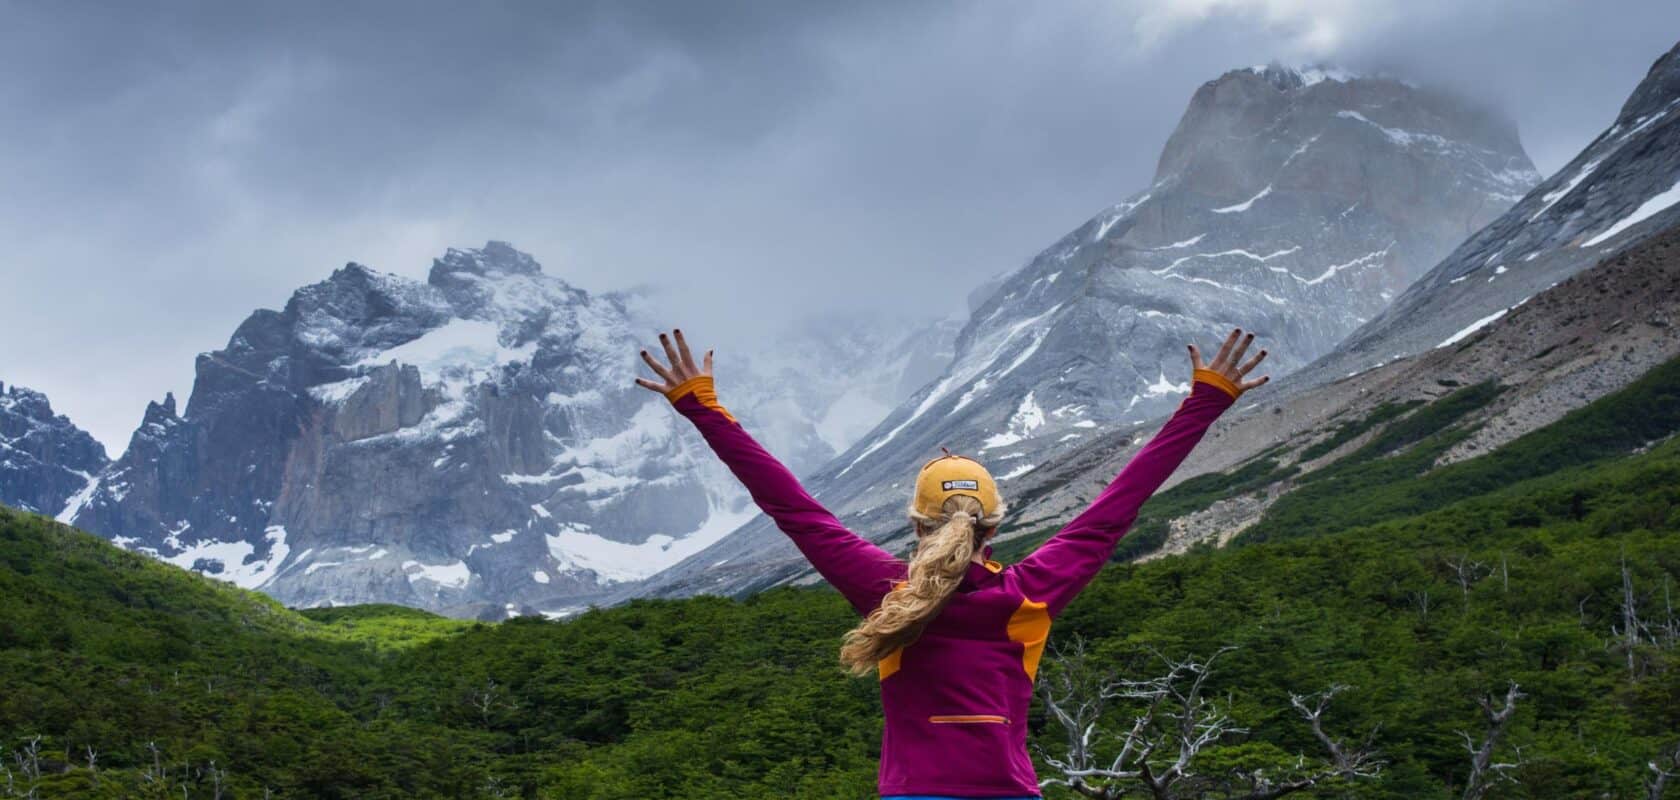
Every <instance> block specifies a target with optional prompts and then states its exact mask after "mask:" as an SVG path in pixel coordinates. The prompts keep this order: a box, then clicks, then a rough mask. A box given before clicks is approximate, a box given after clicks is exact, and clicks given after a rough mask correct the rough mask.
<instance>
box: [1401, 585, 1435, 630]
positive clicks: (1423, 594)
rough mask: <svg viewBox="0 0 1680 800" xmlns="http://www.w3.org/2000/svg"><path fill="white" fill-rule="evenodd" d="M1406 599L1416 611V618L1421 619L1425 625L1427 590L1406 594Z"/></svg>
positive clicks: (1427, 609)
mask: <svg viewBox="0 0 1680 800" xmlns="http://www.w3.org/2000/svg"><path fill="white" fill-rule="evenodd" d="M1406 596H1407V598H1408V599H1410V600H1411V601H1412V607H1413V608H1416V609H1417V610H1418V616H1420V617H1423V621H1424V623H1425V624H1428V622H1429V606H1430V603H1429V590H1428V589H1424V590H1422V591H1416V592H1408V593H1407V595H1406Z"/></svg>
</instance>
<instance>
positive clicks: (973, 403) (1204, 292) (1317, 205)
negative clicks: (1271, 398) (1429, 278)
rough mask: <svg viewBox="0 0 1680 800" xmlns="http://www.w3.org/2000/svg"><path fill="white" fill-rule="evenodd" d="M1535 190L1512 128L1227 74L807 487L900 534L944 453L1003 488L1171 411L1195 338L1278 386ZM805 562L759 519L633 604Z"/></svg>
mask: <svg viewBox="0 0 1680 800" xmlns="http://www.w3.org/2000/svg"><path fill="white" fill-rule="evenodd" d="M1539 178H1540V176H1539V175H1538V174H1536V173H1535V171H1534V169H1533V167H1532V165H1531V164H1530V162H1529V160H1528V157H1527V156H1526V155H1525V154H1524V152H1523V150H1522V147H1521V145H1520V144H1519V142H1518V140H1517V135H1516V131H1515V129H1514V128H1513V126H1512V125H1511V124H1510V123H1508V122H1506V121H1505V120H1504V119H1502V118H1501V117H1499V116H1497V115H1495V114H1491V113H1489V112H1487V111H1485V110H1483V109H1480V108H1477V107H1475V106H1472V105H1469V104H1467V103H1464V102H1462V101H1459V100H1457V99H1455V98H1453V97H1450V96H1447V95H1443V94H1439V93H1436V92H1432V91H1429V90H1426V89H1421V88H1417V87H1414V86H1411V85H1409V84H1406V83H1403V82H1400V81H1395V80H1388V79H1382V78H1363V77H1357V76H1351V75H1347V74H1344V73H1339V72H1335V71H1327V70H1293V69H1285V68H1281V67H1276V66H1273V67H1257V68H1253V69H1246V70H1237V71H1234V72H1230V73H1227V74H1226V75H1224V76H1222V77H1220V78H1219V79H1218V80H1215V81H1211V82H1209V83H1207V84H1205V85H1203V86H1202V87H1201V89H1199V90H1198V91H1197V92H1196V94H1195V96H1194V97H1193V98H1192V99H1191V102H1190V107H1189V109H1188V110H1187V111H1186V112H1185V115H1184V117H1183V119H1182V120H1181V121H1180V123H1179V126H1178V128H1177V129H1176V130H1175V131H1174V133H1173V134H1172V136H1171V138H1170V139H1169V140H1168V142H1167V144H1166V146H1165V148H1164V149H1163V151H1162V154H1161V158H1160V163H1159V166H1158V169H1157V173H1156V176H1155V180H1154V183H1153V184H1152V185H1151V186H1150V187H1149V188H1147V189H1146V190H1144V191H1142V192H1139V193H1138V194H1136V195H1133V196H1132V197H1131V198H1130V199H1128V200H1126V201H1125V202H1122V203H1120V204H1118V205H1116V206H1114V207H1112V208H1110V209H1108V210H1106V211H1104V212H1103V213H1101V214H1099V215H1097V216H1096V217H1094V218H1092V219H1091V220H1089V221H1087V222H1086V223H1085V224H1084V225H1081V226H1080V227H1078V228H1076V229H1075V230H1073V231H1072V232H1071V233H1069V234H1068V235H1067V236H1065V237H1064V238H1063V239H1062V240H1061V241H1059V242H1057V243H1055V244H1054V245H1052V246H1051V247H1050V248H1049V249H1047V250H1045V251H1044V252H1043V253H1042V254H1040V255H1039V256H1038V257H1037V258H1035V259H1033V260H1032V261H1031V262H1030V263H1028V264H1027V265H1026V266H1024V267H1023V268H1021V269H1020V270H1019V271H1017V272H1015V273H1014V274H1012V275H1010V276H1008V277H1007V278H1005V279H1003V280H1002V281H1001V282H999V284H998V285H997V287H996V288H995V289H993V290H992V291H991V293H990V295H989V296H987V297H985V298H984V299H981V300H980V301H979V302H978V303H977V304H976V308H975V310H974V312H973V314H972V316H971V318H970V319H969V321H968V322H967V324H966V325H965V327H964V328H963V330H962V333H961V334H960V335H959V337H958V340H957V346H956V356H955V358H954V360H953V361H952V363H951V365H950V367H949V368H948V369H947V370H946V372H945V374H944V375H943V376H942V377H941V378H940V379H939V380H938V381H935V382H934V383H932V384H931V385H929V386H928V387H926V388H924V389H923V390H922V391H920V392H918V393H917V394H916V395H915V396H914V397H912V398H910V399H909V400H908V401H907V402H906V403H905V404H903V405H902V406H900V407H899V408H897V409H895V410H894V411H893V412H892V413H891V414H890V415H888V416H887V417H886V419H885V421H884V422H883V423H882V424H881V425H880V426H879V427H878V428H876V429H875V430H874V431H872V432H871V433H870V434H869V435H868V436H865V437H864V438H863V439H861V440H860V441H859V443H858V444H857V445H855V446H854V447H853V448H852V449H851V450H849V451H847V452H846V453H844V454H842V455H841V456H840V457H839V458H838V459H836V460H835V461H834V462H833V463H832V464H831V465H830V466H828V467H825V468H824V469H823V470H821V471H819V472H818V473H816V474H815V475H814V476H813V478H812V483H813V485H815V486H817V487H819V489H820V497H821V499H823V500H824V501H825V502H826V503H828V504H829V505H830V506H831V507H834V508H836V509H837V510H838V511H840V512H842V513H843V514H844V515H845V516H846V517H847V519H848V521H849V522H851V523H853V524H854V525H856V526H857V527H859V528H860V529H861V530H865V531H868V532H870V533H871V534H873V535H876V536H891V535H892V534H894V533H902V531H903V530H904V526H903V524H902V508H901V507H902V505H903V500H904V497H903V495H904V492H905V483H904V481H906V480H907V479H908V477H909V471H910V470H911V469H912V468H913V467H914V466H915V465H916V464H919V463H921V461H922V460H923V459H924V457H925V456H926V455H927V454H929V453H931V452H936V451H937V448H938V447H939V446H948V447H950V448H952V449H953V450H956V451H960V452H965V453H970V454H975V455H977V456H979V457H980V458H982V459H983V460H985V461H987V462H988V463H989V464H990V465H991V466H992V468H993V471H994V473H995V474H997V475H998V477H999V478H1000V480H1001V481H1002V482H1003V488H1004V491H1005V493H1006V494H1008V493H1010V492H1011V491H1012V487H1014V486H1022V485H1026V484H1027V483H1030V482H1031V479H1030V477H1029V476H1031V474H1032V473H1033V471H1034V470H1035V469H1037V468H1039V466H1040V465H1043V464H1045V463H1047V462H1055V461H1057V460H1059V459H1060V458H1061V457H1062V456H1063V454H1065V453H1067V452H1070V451H1071V450H1073V449H1075V448H1077V447H1078V446H1079V445H1080V444H1081V443H1082V442H1084V441H1087V440H1088V439H1089V438H1091V436H1092V435H1093V434H1094V433H1095V432H1096V431H1098V430H1102V429H1106V428H1108V427H1110V426H1115V425H1121V426H1125V425H1129V424H1135V423H1140V422H1142V421H1144V420H1148V419H1151V418H1154V417H1157V416H1159V415H1161V414H1162V413H1164V412H1167V411H1169V410H1170V409H1171V408H1172V407H1173V405H1174V404H1176V403H1177V402H1178V399H1179V397H1180V396H1182V394H1183V393H1184V392H1185V391H1187V390H1188V384H1187V383H1186V380H1187V377H1188V376H1187V373H1188V367H1187V365H1186V357H1185V352H1184V343H1185V342H1188V341H1202V342H1212V341H1216V340H1217V337H1218V335H1219V334H1220V333H1221V332H1222V331H1224V330H1226V329H1228V328H1229V327H1230V326H1233V325H1240V326H1242V327H1244V328H1247V329H1250V330H1253V331H1255V332H1257V333H1258V334H1259V335H1260V336H1262V337H1264V339H1265V341H1266V342H1268V344H1269V345H1270V347H1271V350H1272V353H1273V356H1272V358H1271V360H1270V367H1269V369H1270V371H1271V373H1272V374H1273V375H1281V374H1285V373H1287V372H1289V371H1290V370H1291V369H1294V368H1297V367H1300V366H1301V365H1303V364H1306V363H1308V362H1309V361H1311V360H1313V359H1314V358H1317V357H1319V356H1320V355H1323V354H1324V353H1326V352H1328V351H1329V350H1330V349H1331V348H1332V347H1333V346H1334V345H1335V344H1336V343H1337V342H1338V341H1339V340H1340V339H1342V338H1343V337H1344V336H1346V335H1347V334H1348V333H1349V332H1350V331H1352V330H1354V329H1355V328H1356V327H1358V326H1359V325H1360V324H1362V323H1364V322H1366V321H1367V320H1368V319H1370V318H1371V317H1372V316H1374V315H1376V314H1377V313H1378V312H1379V311H1380V310H1381V309H1382V308H1383V307H1384V306H1385V305H1387V303H1388V302H1389V301H1390V300H1391V299H1393V298H1394V297H1395V296H1396V295H1398V294H1399V293H1400V292H1401V291H1402V290H1404V289H1405V287H1406V286H1407V285H1409V284H1410V283H1411V282H1412V281H1413V280H1415V279H1416V278H1417V277H1418V276H1419V275H1421V274H1423V272H1424V271H1425V270H1427V269H1428V268H1429V267H1431V266H1432V265H1434V264H1435V263H1436V262H1437V261H1438V260H1439V259H1440V258H1441V257H1442V256H1444V255H1446V254H1447V253H1448V252H1450V251H1451V249H1452V248H1453V247H1454V246H1455V245H1456V244H1458V243H1459V242H1460V241H1462V240H1463V239H1464V237H1465V236H1467V235H1469V234H1471V233H1473V232H1475V231H1476V230H1477V229H1478V228H1480V227H1482V226H1483V225H1485V224H1487V223H1488V222H1489V221H1491V220H1493V219H1495V218H1497V217H1498V216H1499V215H1500V214H1501V213H1502V212H1503V211H1505V209H1506V208H1508V207H1509V206H1510V205H1511V203H1513V202H1515V201H1516V200H1518V199H1519V198H1521V197H1522V196H1523V195H1524V194H1525V193H1526V192H1527V191H1528V190H1529V189H1530V188H1531V187H1533V186H1534V185H1535V184H1536V183H1537V182H1538V181H1539ZM720 561H721V562H724V564H725V566H724V567H723V568H722V569H715V568H714V566H713V565H715V564H717V563H718V562H720ZM801 568H802V566H801V562H800V561H799V559H798V558H797V553H795V552H794V551H793V550H792V549H791V548H790V547H788V546H786V544H785V543H784V542H782V541H781V537H780V535H779V534H778V533H777V532H776V531H774V530H773V529H772V528H770V527H769V526H768V525H767V524H765V523H764V522H763V521H762V520H760V521H758V522H755V523H754V524H752V525H750V526H748V527H746V528H744V529H743V530H742V531H740V532H738V533H737V534H735V535H732V536H731V537H730V538H728V539H726V540H724V541H722V542H720V543H719V544H718V545H715V546H713V547H712V548H709V549H708V550H706V551H705V552H702V553H700V554H699V555H697V556H695V557H694V558H693V559H690V560H689V561H687V562H684V563H683V564H680V565H678V566H677V567H675V568H673V569H672V570H669V571H668V572H667V573H665V574H663V575H661V576H660V577H659V578H658V579H656V580H655V581H653V582H651V583H650V584H649V585H648V586H647V587H645V588H644V589H643V591H647V592H652V593H673V594H681V593H686V592H692V591H724V592H730V591H743V590H750V589H752V588H756V587H758V586H763V585H767V584H770V583H774V582H776V581H779V580H783V579H785V578H786V577H787V576H788V575H790V574H792V573H793V572H796V571H798V570H800V569H801Z"/></svg>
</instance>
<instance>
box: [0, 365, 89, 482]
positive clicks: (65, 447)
mask: <svg viewBox="0 0 1680 800" xmlns="http://www.w3.org/2000/svg"><path fill="white" fill-rule="evenodd" d="M107 461H108V459H107V458H106V456H105V448H104V447H102V446H100V444H99V442H97V441H95V440H94V438H93V437H92V436H89V435H88V433H87V432H86V431H84V430H82V429H81V428H78V427H76V426H75V424H74V423H72V422H70V420H69V418H67V417H65V416H64V415H62V414H54V413H53V410H52V404H51V403H49V402H47V396H46V395H44V394H41V393H40V392H37V391H33V390H30V389H25V388H23V387H22V386H9V387H8V386H6V385H5V384H0V505H8V506H11V507H13V508H21V509H23V510H25V511H33V512H35V513H37V514H57V513H58V512H59V510H60V509H62V508H64V504H65V503H66V502H67V501H69V500H70V498H72V497H74V496H75V495H76V494H77V493H78V492H81V491H83V490H85V489H87V488H88V487H89V485H90V484H92V482H93V480H94V476H95V475H96V474H98V472H99V471H100V470H102V469H104V468H105V464H106V463H107Z"/></svg>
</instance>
